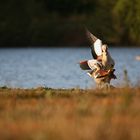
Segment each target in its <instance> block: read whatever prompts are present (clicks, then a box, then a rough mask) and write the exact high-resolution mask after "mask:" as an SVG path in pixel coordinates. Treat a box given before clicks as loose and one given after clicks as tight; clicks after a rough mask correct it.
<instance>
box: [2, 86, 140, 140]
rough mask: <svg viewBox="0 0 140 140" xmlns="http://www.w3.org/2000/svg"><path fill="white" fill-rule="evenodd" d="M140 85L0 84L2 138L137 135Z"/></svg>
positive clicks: (99, 139) (76, 139)
mask: <svg viewBox="0 0 140 140" xmlns="http://www.w3.org/2000/svg"><path fill="white" fill-rule="evenodd" d="M139 100H140V88H122V89H113V90H110V91H109V90H108V91H107V90H106V91H105V90H104V91H103V90H92V89H88V90H82V89H50V88H41V87H40V88H36V89H10V88H6V87H2V88H0V137H1V138H0V139H2V140H3V139H23V140H24V139H25V140H27V139H29V140H40V139H41V140H46V139H47V140H56V139H57V140H71V139H73V140H90V139H92V140H93V139H94V140H139V139H140V133H139V130H140V101H139Z"/></svg>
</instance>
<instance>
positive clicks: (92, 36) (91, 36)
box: [86, 28, 98, 44]
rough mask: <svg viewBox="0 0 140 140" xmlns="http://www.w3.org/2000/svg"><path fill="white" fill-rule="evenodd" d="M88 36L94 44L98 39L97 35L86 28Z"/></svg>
mask: <svg viewBox="0 0 140 140" xmlns="http://www.w3.org/2000/svg"><path fill="white" fill-rule="evenodd" d="M86 36H87V38H88V40H89V41H90V43H91V44H94V42H95V41H96V40H97V39H98V38H97V37H96V36H95V35H93V34H92V33H91V32H90V31H89V30H88V29H87V28H86Z"/></svg>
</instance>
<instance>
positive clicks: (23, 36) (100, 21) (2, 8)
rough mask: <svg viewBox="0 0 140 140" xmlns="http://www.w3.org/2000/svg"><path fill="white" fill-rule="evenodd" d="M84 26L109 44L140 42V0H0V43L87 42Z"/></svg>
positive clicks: (46, 43) (34, 44)
mask: <svg viewBox="0 0 140 140" xmlns="http://www.w3.org/2000/svg"><path fill="white" fill-rule="evenodd" d="M85 26H86V27H88V28H89V29H90V30H91V31H92V32H93V33H94V34H95V35H97V36H98V37H100V38H102V39H103V40H106V41H107V42H109V43H110V44H115V45H140V39H139V38H140V1H139V0H131V1H128V0H116V1H113V0H98V1H97V0H1V1H0V46H42V45H43V46H52V45H54V46H58V45H72V46H76V45H86V39H85V33H84V27H85Z"/></svg>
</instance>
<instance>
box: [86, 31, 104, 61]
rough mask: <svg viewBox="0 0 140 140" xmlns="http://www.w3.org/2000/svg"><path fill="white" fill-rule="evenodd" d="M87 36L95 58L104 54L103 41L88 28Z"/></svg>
mask: <svg viewBox="0 0 140 140" xmlns="http://www.w3.org/2000/svg"><path fill="white" fill-rule="evenodd" d="M86 34H87V38H88V40H89V42H90V44H91V53H92V56H93V58H94V59H97V57H98V56H100V55H102V41H101V40H100V39H98V38H97V37H96V36H94V35H93V34H92V33H91V32H90V31H89V30H87V29H86Z"/></svg>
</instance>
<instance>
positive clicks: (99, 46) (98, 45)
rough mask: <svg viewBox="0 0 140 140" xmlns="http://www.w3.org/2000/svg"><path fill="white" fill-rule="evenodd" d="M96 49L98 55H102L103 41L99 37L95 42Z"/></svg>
mask: <svg viewBox="0 0 140 140" xmlns="http://www.w3.org/2000/svg"><path fill="white" fill-rule="evenodd" d="M94 51H95V53H96V54H97V56H100V55H102V41H101V40H100V39H97V40H96V41H95V42H94Z"/></svg>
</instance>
